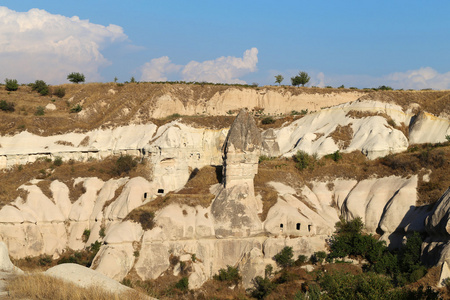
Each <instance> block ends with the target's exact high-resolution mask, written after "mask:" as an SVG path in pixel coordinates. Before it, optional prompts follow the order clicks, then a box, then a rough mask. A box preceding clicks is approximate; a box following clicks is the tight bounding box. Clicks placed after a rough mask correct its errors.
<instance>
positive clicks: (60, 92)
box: [53, 87, 66, 98]
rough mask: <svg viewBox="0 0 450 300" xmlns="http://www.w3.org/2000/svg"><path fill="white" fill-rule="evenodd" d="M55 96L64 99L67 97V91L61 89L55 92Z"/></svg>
mask: <svg viewBox="0 0 450 300" xmlns="http://www.w3.org/2000/svg"><path fill="white" fill-rule="evenodd" d="M53 95H55V96H57V97H58V98H62V97H64V96H65V95H66V89H65V88H62V87H59V88H57V89H56V90H55V91H54V92H53Z"/></svg>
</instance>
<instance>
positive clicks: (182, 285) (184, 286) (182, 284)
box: [175, 276, 189, 292]
mask: <svg viewBox="0 0 450 300" xmlns="http://www.w3.org/2000/svg"><path fill="white" fill-rule="evenodd" d="M175 288H177V289H179V290H180V291H182V292H187V291H188V290H189V278H188V277H187V276H185V277H183V278H181V279H180V280H179V281H178V282H177V283H175Z"/></svg>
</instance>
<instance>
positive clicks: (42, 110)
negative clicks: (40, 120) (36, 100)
mask: <svg viewBox="0 0 450 300" xmlns="http://www.w3.org/2000/svg"><path fill="white" fill-rule="evenodd" d="M34 114H35V115H36V116H43V115H44V114H45V108H44V107H43V106H38V107H36V111H35V112H34Z"/></svg>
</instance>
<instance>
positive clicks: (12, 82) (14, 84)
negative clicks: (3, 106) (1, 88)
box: [5, 78, 19, 91]
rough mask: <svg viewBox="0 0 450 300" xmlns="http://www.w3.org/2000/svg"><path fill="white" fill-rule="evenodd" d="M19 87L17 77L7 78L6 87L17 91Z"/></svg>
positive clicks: (8, 89)
mask: <svg viewBox="0 0 450 300" xmlns="http://www.w3.org/2000/svg"><path fill="white" fill-rule="evenodd" d="M18 88H19V84H18V83H17V79H8V78H6V79H5V89H6V90H7V91H17V89H18Z"/></svg>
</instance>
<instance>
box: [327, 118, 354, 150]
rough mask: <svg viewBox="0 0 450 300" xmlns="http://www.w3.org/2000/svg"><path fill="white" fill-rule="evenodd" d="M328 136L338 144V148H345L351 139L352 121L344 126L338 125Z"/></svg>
mask: <svg viewBox="0 0 450 300" xmlns="http://www.w3.org/2000/svg"><path fill="white" fill-rule="evenodd" d="M329 136H330V137H331V138H332V139H333V141H334V142H335V143H336V144H337V145H338V147H339V149H340V150H344V149H347V148H348V146H350V143H351V142H352V139H353V129H352V123H350V124H348V125H346V126H341V125H338V126H337V127H336V129H335V130H334V131H333V132H332V133H330V135H329Z"/></svg>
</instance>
